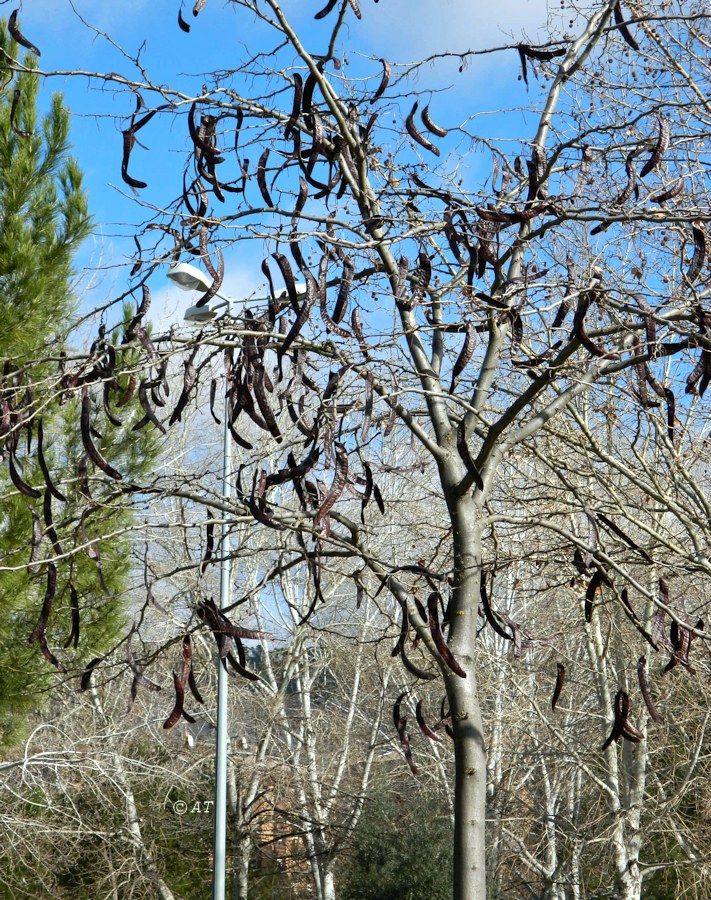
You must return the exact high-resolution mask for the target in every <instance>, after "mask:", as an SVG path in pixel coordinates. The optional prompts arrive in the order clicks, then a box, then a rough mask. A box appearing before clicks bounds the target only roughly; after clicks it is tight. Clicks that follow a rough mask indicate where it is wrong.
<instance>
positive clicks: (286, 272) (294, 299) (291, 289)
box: [272, 253, 301, 316]
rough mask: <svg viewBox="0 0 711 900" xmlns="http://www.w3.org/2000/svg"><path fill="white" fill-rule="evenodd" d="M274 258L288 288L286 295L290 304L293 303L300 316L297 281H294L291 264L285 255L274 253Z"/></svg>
mask: <svg viewBox="0 0 711 900" xmlns="http://www.w3.org/2000/svg"><path fill="white" fill-rule="evenodd" d="M272 257H273V258H274V260H275V262H276V264H277V265H278V266H279V271H280V272H281V275H282V278H283V279H284V284H285V286H286V293H287V295H288V297H289V302H290V303H291V305H292V307H293V309H294V311H295V312H296V314H297V316H298V314H299V313H300V312H301V307H300V305H299V300H298V296H297V293H296V281H295V280H294V273H293V271H292V268H291V263H290V262H289V260H288V259H287V258H286V257H285V256H284V254H283V253H272Z"/></svg>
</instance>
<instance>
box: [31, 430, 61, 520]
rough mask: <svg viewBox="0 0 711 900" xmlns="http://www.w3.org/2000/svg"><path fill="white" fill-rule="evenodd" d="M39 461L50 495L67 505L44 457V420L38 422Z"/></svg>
mask: <svg viewBox="0 0 711 900" xmlns="http://www.w3.org/2000/svg"><path fill="white" fill-rule="evenodd" d="M37 460H38V462H39V465H40V469H41V470H42V476H43V477H44V482H45V484H46V485H47V489H48V490H49V492H50V494H51V495H52V496H53V497H54V498H55V499H57V500H59V502H60V503H66V502H67V498H66V497H65V496H64V494H63V493H62V492H61V491H60V490H58V489H57V488H56V487H55V485H54V483H53V482H52V478H51V476H50V474H49V466H48V465H47V460H46V459H45V457H44V428H43V423H42V419H41V418H40V419H38V421H37Z"/></svg>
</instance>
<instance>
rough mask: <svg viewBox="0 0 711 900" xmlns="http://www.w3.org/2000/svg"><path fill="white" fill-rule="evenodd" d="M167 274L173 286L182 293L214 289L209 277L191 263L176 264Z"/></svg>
mask: <svg viewBox="0 0 711 900" xmlns="http://www.w3.org/2000/svg"><path fill="white" fill-rule="evenodd" d="M167 274H168V278H170V280H171V281H172V282H173V284H176V285H177V286H178V287H179V288H180V289H181V290H182V291H207V290H209V289H210V288H211V287H212V281H210V279H209V278H208V276H207V275H206V274H205V273H204V272H201V271H200V269H198V268H197V267H196V266H191V265H190V263H184V262H179V263H175V264H174V265H172V266H171V267H170V269H169V270H168V273H167Z"/></svg>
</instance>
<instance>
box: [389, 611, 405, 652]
mask: <svg viewBox="0 0 711 900" xmlns="http://www.w3.org/2000/svg"><path fill="white" fill-rule="evenodd" d="M400 608H401V609H402V622H401V623H400V636H399V637H398V639H397V643H396V644H395V646H394V647H393V649H392V650H391V652H390V655H391V656H399V655H400V654H401V653H402V651H403V649H404V647H405V641H406V640H407V634H408V631H409V622H408V617H407V607H406V606H405V604H404V603H401V604H400Z"/></svg>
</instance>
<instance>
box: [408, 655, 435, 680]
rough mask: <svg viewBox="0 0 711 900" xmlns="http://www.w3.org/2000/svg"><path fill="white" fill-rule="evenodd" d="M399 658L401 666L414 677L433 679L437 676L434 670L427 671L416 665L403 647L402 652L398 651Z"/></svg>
mask: <svg viewBox="0 0 711 900" xmlns="http://www.w3.org/2000/svg"><path fill="white" fill-rule="evenodd" d="M400 659H401V660H402V664H403V666H405V668H406V669H407V671H408V672H409V673H410V674H411V675H414V676H415V678H420V679H422V681H433V680H434V679H435V678H437V674H436V672H427V671H426V670H425V669H421V668H420V667H419V666H418V665H416V664H415V663H414V662H413V661H412V660H411V659H410V658H409V656H408V655H407V652H406V651H405V648H404V647H403V648H402V652H401V653H400Z"/></svg>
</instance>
